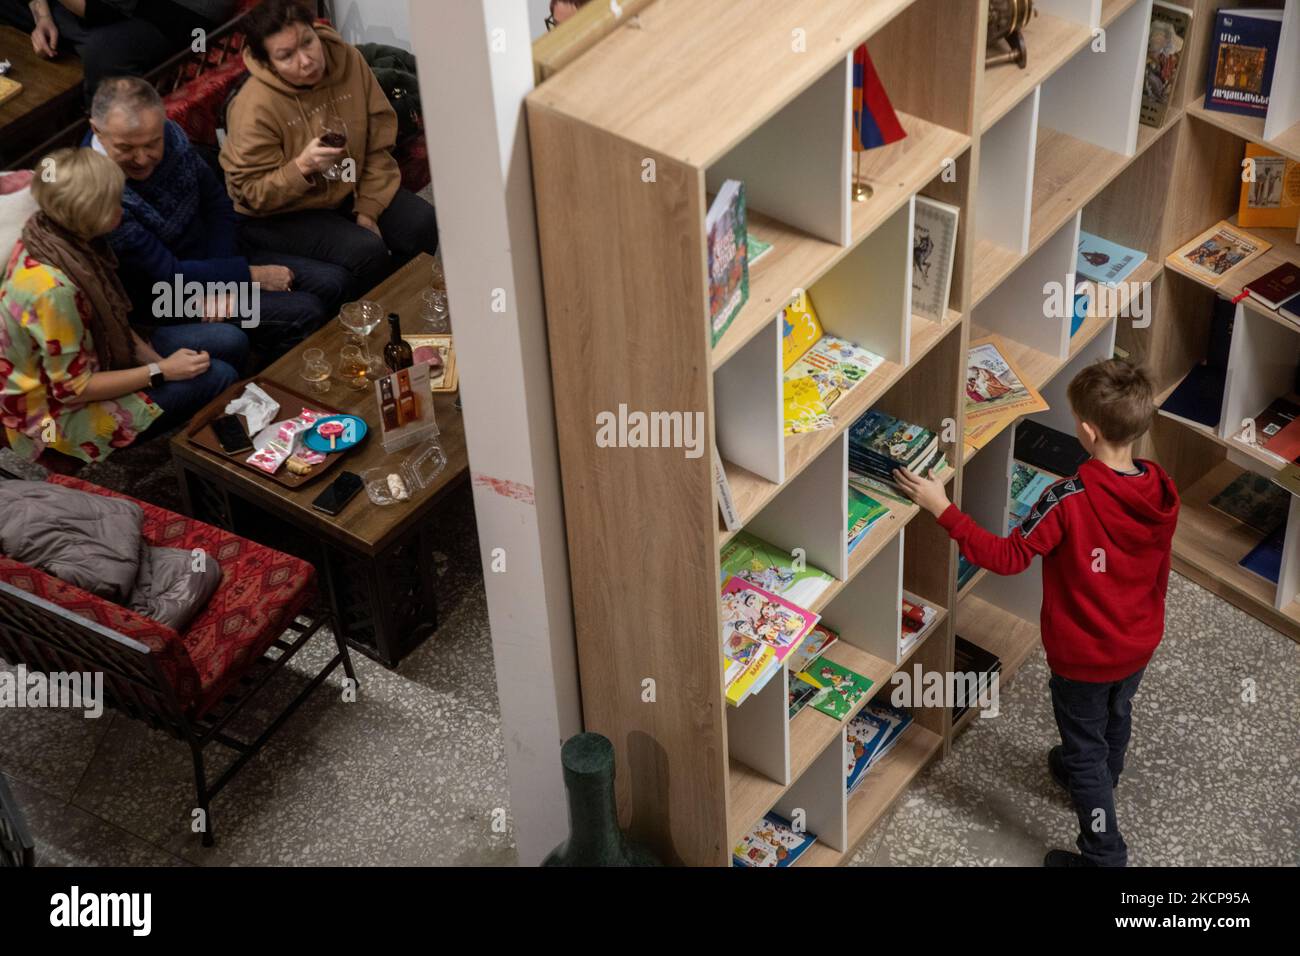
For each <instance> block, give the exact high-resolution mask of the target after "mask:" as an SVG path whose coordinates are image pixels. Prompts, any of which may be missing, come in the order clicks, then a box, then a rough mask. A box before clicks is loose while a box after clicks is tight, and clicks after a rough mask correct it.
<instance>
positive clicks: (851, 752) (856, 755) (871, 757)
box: [844, 703, 912, 793]
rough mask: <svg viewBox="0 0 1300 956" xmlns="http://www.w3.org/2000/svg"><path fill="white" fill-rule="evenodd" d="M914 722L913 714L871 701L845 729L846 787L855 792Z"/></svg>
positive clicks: (850, 791)
mask: <svg viewBox="0 0 1300 956" xmlns="http://www.w3.org/2000/svg"><path fill="white" fill-rule="evenodd" d="M911 723H912V715H911V714H909V713H908V712H907V711H905V710H900V709H898V708H897V707H891V706H889V705H887V704H880V703H871V704H868V705H867V706H866V707H864V708H862V710H861V712H859V713H858V714H857V716H855V717H854V718H853V720H851V721H850V722H849V725H848V728H847V730H846V731H845V743H844V749H845V754H844V757H845V781H844V783H845V789H846V790H847V791H848V792H849V793H853V792H854V791H856V790H857V788H858V787H859V786H860V785H861V783H862V781H863V778H864V776H865V775H866V773H867V771H869V770H870V769H871V768H872V767H873V766H874V765H875V764H877V763H879V762H880V760H881V759H882V758H883V757H884V756H885V755H886V754H887V753H889V751H890V750H892V749H893V747H894V744H896V743H897V742H898V739H899V738H900V737H901V736H902V735H903V731H904V730H906V729H907V728H908V726H909V725H910V724H911Z"/></svg>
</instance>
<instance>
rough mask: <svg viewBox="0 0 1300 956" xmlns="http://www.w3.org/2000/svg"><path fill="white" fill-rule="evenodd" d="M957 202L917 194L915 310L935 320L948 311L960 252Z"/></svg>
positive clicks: (914, 267)
mask: <svg viewBox="0 0 1300 956" xmlns="http://www.w3.org/2000/svg"><path fill="white" fill-rule="evenodd" d="M960 216H961V210H960V209H958V208H957V207H956V206H950V205H948V204H947V203H942V202H938V201H937V200H934V199H927V198H926V197H924V196H917V197H916V222H915V223H914V225H913V226H912V312H913V313H914V314H916V315H920V316H924V317H925V318H927V319H930V320H931V321H934V322H942V321H943V319H944V317H945V316H946V315H947V314H948V296H949V294H950V293H951V291H952V265H953V261H954V258H955V256H956V253H957V220H958V219H959V218H960Z"/></svg>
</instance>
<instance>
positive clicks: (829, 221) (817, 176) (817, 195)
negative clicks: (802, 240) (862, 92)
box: [706, 60, 852, 245]
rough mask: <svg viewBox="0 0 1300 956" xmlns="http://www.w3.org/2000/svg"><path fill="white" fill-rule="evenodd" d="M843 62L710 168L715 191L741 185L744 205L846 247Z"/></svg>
mask: <svg viewBox="0 0 1300 956" xmlns="http://www.w3.org/2000/svg"><path fill="white" fill-rule="evenodd" d="M849 66H850V64H849V62H848V61H847V60H845V61H844V62H843V63H840V64H837V65H836V66H835V67H834V68H833V69H831V70H829V71H827V73H826V74H825V75H823V76H822V77H821V78H820V79H818V80H817V81H815V82H814V83H813V84H812V86H810V87H808V89H806V90H805V91H804V92H803V93H801V94H800V95H799V96H797V97H795V98H794V100H792V101H791V102H790V104H789V105H787V106H786V107H785V108H784V109H782V110H781V111H780V112H778V113H777V114H776V115H774V116H772V117H771V118H770V119H769V120H768V121H767V122H766V123H764V124H763V125H762V126H760V127H759V128H758V129H756V130H755V131H754V132H753V133H751V134H750V135H749V136H748V137H746V138H745V139H744V140H742V141H741V142H740V143H739V144H737V145H736V146H734V147H733V148H732V149H731V151H730V152H729V153H727V154H726V155H725V156H723V157H722V158H721V159H719V160H717V161H716V162H715V163H714V164H713V165H712V166H710V167H709V171H708V176H707V177H706V184H707V186H708V190H709V192H711V193H716V192H717V191H718V189H719V188H720V187H721V186H722V183H723V182H724V181H725V180H727V179H739V180H741V181H742V182H744V184H745V197H746V202H747V204H748V206H749V207H750V208H752V209H755V210H757V211H758V212H761V213H764V214H766V215H768V216H772V217H774V218H776V219H779V220H781V221H782V222H784V223H787V224H788V225H791V226H795V227H796V228H799V229H802V230H803V231H804V232H807V233H809V234H810V235H813V236H817V237H818V238H820V239H825V240H826V241H827V242H835V243H839V244H840V245H848V244H849V242H850V241H851V234H850V217H849V198H848V190H849V169H848V162H849V160H848V153H847V151H846V149H845V139H844V136H845V116H847V115H848V113H849V103H850V101H849V100H848V99H847V98H846V97H847V91H848V90H849V89H850V88H851V85H852V79H851V77H847V76H846V73H847V71H848V70H849Z"/></svg>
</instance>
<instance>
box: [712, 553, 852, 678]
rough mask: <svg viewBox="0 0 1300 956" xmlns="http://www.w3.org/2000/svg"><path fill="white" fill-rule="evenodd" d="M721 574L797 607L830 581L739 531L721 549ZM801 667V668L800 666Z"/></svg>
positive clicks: (798, 561)
mask: <svg viewBox="0 0 1300 956" xmlns="http://www.w3.org/2000/svg"><path fill="white" fill-rule="evenodd" d="M719 561H720V564H721V567H722V570H723V571H724V572H725V573H726V574H728V575H731V576H733V577H736V578H739V579H740V580H742V581H748V582H749V583H750V584H752V585H754V586H755V587H759V588H762V589H763V590H764V591H769V592H771V593H772V594H778V595H780V596H781V597H783V598H785V599H786V600H787V601H790V602H792V603H794V604H797V605H798V606H800V607H807V606H808V605H809V604H811V603H812V602H813V601H815V600H817V598H819V597H821V595H822V593H823V592H824V591H825V590H826V589H827V588H828V587H830V586H831V584H832V583H833V582H834V580H835V579H834V578H833V577H831V576H830V575H829V574H827V573H826V572H825V571H823V570H821V569H820V568H815V567H813V566H812V565H810V564H808V563H807V562H805V561H803V560H802V559H796V557H795V556H794V555H793V554H791V553H790V552H788V551H785V550H782V549H781V548H778V547H777V546H776V545H774V544H769V543H768V542H766V541H764V540H763V539H762V538H760V537H758V535H755V534H751V533H750V532H748V531H741V532H740V533H738V534H737V535H736V536H735V537H734V538H732V539H731V540H730V541H728V542H727V543H726V544H725V545H723V547H722V552H721V554H720V556H719ZM801 666H802V665H801Z"/></svg>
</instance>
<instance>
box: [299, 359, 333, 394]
mask: <svg viewBox="0 0 1300 956" xmlns="http://www.w3.org/2000/svg"><path fill="white" fill-rule="evenodd" d="M301 374H302V377H303V380H304V381H306V382H307V384H308V385H309V386H310V387H311V390H312V391H313V392H315V393H316V394H317V395H323V394H325V393H326V392H328V391H329V390H330V366H329V363H328V362H326V361H325V353H324V352H323V351H321V350H320V349H307V350H306V351H305V352H303V353H302V373H301Z"/></svg>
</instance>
